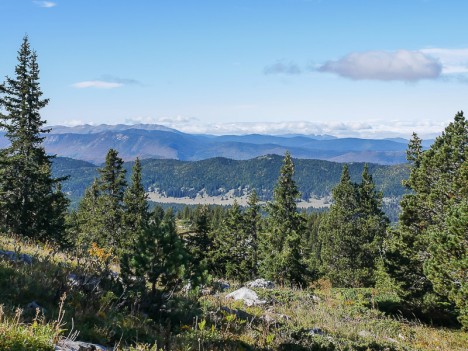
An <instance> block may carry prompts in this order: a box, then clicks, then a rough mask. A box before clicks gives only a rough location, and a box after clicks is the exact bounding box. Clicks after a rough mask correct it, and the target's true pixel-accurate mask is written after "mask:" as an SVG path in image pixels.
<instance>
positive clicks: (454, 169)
mask: <svg viewBox="0 0 468 351" xmlns="http://www.w3.org/2000/svg"><path fill="white" fill-rule="evenodd" d="M408 160H409V161H410V165H411V167H412V168H411V173H410V176H409V179H408V180H407V181H406V182H405V185H406V186H407V187H408V189H409V190H411V193H409V194H407V195H405V196H404V198H403V200H402V202H401V207H402V213H401V216H400V222H399V227H398V230H396V231H394V232H393V236H392V237H391V240H389V241H388V244H387V246H388V248H387V250H386V256H385V257H386V261H385V263H386V268H387V270H388V273H389V274H390V275H391V277H392V278H393V279H394V280H395V281H396V283H397V284H398V286H399V287H400V295H401V297H402V298H403V299H404V301H405V302H406V304H407V306H409V307H410V308H412V309H414V310H415V311H419V312H423V313H426V314H428V315H430V317H431V318H432V319H435V318H437V314H439V316H440V317H444V316H443V315H442V314H447V313H450V312H451V311H450V309H447V307H449V305H448V304H447V299H448V300H449V301H450V302H451V303H452V304H458V302H457V301H460V300H459V299H458V297H457V296H460V293H461V291H466V280H464V281H463V280H461V281H460V280H458V278H459V277H457V274H458V273H457V270H456V269H457V268H456V267H460V266H462V265H463V264H464V263H463V262H462V261H463V260H464V258H463V257H466V250H467V248H466V246H467V245H466V231H464V230H463V229H462V228H463V227H462V226H460V225H459V224H460V220H459V218H463V211H464V210H463V208H464V206H465V204H466V198H467V192H466V189H467V185H466V184H468V183H466V179H467V177H468V176H467V175H466V174H467V169H468V166H466V164H467V162H468V121H467V120H466V119H465V117H464V115H463V112H459V113H457V114H456V115H455V118H454V121H453V122H452V123H450V124H449V125H448V126H447V127H446V128H445V130H444V132H443V133H442V135H441V136H439V137H438V138H436V140H435V142H434V144H433V145H432V146H431V147H430V148H429V149H428V150H426V151H422V148H421V140H420V139H419V138H418V137H417V135H414V136H413V139H412V140H411V142H410V145H409V149H408ZM460 253H464V254H460ZM463 255H465V256H463ZM465 259H466V258H465ZM460 260H461V261H460ZM442 282H444V284H445V283H447V284H448V285H447V286H445V287H442ZM457 289H458V293H457V292H455V290H457ZM464 289H465V290H464ZM465 297H466V296H465ZM460 308H461V307H460V306H459V309H460ZM464 308H465V309H466V306H465V307H464ZM459 311H460V315H461V316H463V313H464V312H463V311H461V310H459ZM464 323H466V319H465V322H464Z"/></svg>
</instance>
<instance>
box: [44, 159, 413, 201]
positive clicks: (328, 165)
mask: <svg viewBox="0 0 468 351" xmlns="http://www.w3.org/2000/svg"><path fill="white" fill-rule="evenodd" d="M282 160H283V157H282V156H278V155H267V156H261V157H257V158H253V159H249V160H232V159H228V158H223V157H216V158H211V159H206V160H201V161H193V162H190V161H180V160H167V159H147V160H143V161H142V177H143V185H144V187H145V189H147V190H150V191H156V190H157V191H159V192H160V193H163V194H165V195H166V196H171V197H186V196H187V197H192V198H193V197H195V196H197V195H198V194H200V193H205V194H206V195H209V196H219V195H226V194H227V193H228V192H229V191H232V190H234V194H235V195H242V194H243V193H244V191H248V190H249V189H256V190H257V192H258V194H259V196H260V197H261V198H262V199H264V200H268V199H271V197H272V194H273V189H274V186H275V183H276V181H277V179H278V174H279V170H280V168H281V165H282ZM294 163H295V167H296V173H295V180H296V182H297V184H298V187H299V190H300V192H301V193H302V197H303V198H304V199H309V198H310V197H324V196H328V195H330V192H331V189H332V188H333V187H334V186H335V185H336V184H337V183H338V181H339V179H340V175H341V171H342V167H343V165H342V164H340V163H336V162H329V161H323V160H308V159H295V160H294ZM132 166H133V162H126V163H125V164H124V167H125V169H127V176H128V177H130V174H131V168H132ZM363 167H364V163H351V164H349V170H350V174H351V177H352V179H353V181H356V182H357V181H360V177H361V173H362V170H363ZM97 168H98V167H97V166H95V165H94V164H92V163H89V162H85V161H79V160H73V159H70V158H62V157H58V158H56V159H55V160H54V164H53V171H54V176H60V177H62V176H66V175H69V176H70V178H69V179H68V180H66V181H65V182H64V184H63V190H64V191H65V192H66V193H67V194H68V195H69V196H70V198H71V199H72V200H73V201H76V200H78V199H79V198H80V197H81V196H83V194H84V190H85V189H86V187H88V186H89V185H90V184H91V182H92V181H93V179H94V178H95V177H96V176H97V175H98V172H97ZM369 171H370V172H371V174H373V176H374V179H375V182H376V185H377V188H378V189H379V190H381V191H382V192H383V194H384V196H386V197H399V196H401V195H402V194H403V193H404V192H405V189H404V187H403V186H402V185H401V181H402V180H403V179H405V178H407V176H408V172H409V170H408V166H407V165H392V166H386V165H377V164H370V165H369Z"/></svg>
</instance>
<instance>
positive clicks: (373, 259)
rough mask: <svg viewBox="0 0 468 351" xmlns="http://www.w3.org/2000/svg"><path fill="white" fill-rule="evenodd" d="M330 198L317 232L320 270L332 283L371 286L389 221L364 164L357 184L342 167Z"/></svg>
mask: <svg viewBox="0 0 468 351" xmlns="http://www.w3.org/2000/svg"><path fill="white" fill-rule="evenodd" d="M333 201H334V202H333V204H332V206H331V207H330V212H329V214H328V215H327V217H326V220H325V221H324V223H323V225H322V226H321V227H320V234H319V235H320V240H321V260H322V268H323V273H324V274H325V275H326V276H327V277H328V278H329V279H330V280H331V282H332V284H333V285H335V286H340V287H363V286H366V287H367V286H372V285H373V283H374V278H375V277H374V273H375V270H376V265H377V260H378V258H379V257H380V252H381V248H382V244H383V239H384V236H385V232H386V227H387V225H388V222H389V221H388V219H387V217H386V216H385V214H384V213H383V211H382V209H381V206H382V195H381V194H380V193H378V192H377V191H376V189H375V184H374V182H373V180H372V176H371V175H370V174H369V169H368V167H367V165H366V166H365V167H364V171H363V173H362V180H361V183H360V184H354V183H352V182H351V179H350V176H349V170H348V167H347V166H346V165H345V166H344V167H343V173H342V176H341V180H340V183H339V184H338V185H337V186H336V187H335V188H334V189H333Z"/></svg>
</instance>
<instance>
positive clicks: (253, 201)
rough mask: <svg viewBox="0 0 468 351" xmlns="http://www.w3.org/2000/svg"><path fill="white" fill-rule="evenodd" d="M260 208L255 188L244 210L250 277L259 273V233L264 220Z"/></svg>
mask: <svg viewBox="0 0 468 351" xmlns="http://www.w3.org/2000/svg"><path fill="white" fill-rule="evenodd" d="M260 210H261V207H260V204H259V199H258V196H257V192H256V191H255V189H254V190H253V191H252V192H251V193H250V195H249V198H248V200H247V209H246V210H245V212H244V232H245V236H246V242H247V245H248V253H247V258H246V260H247V263H246V264H247V267H248V269H249V272H250V274H249V276H250V277H249V278H254V277H256V276H257V273H258V263H259V258H258V254H259V234H260V231H261V221H262V216H261V213H260Z"/></svg>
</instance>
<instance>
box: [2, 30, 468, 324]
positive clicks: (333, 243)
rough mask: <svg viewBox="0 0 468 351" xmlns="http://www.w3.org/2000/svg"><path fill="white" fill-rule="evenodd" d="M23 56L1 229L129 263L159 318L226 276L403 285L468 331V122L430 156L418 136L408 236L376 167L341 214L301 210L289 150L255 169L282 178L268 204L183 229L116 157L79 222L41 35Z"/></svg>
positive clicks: (125, 277) (205, 214)
mask: <svg viewBox="0 0 468 351" xmlns="http://www.w3.org/2000/svg"><path fill="white" fill-rule="evenodd" d="M18 60H19V64H18V66H17V68H16V77H15V78H14V79H10V78H8V79H7V81H6V83H5V84H4V85H2V86H1V99H0V104H1V107H2V111H3V113H2V115H1V116H0V117H1V121H2V127H3V128H5V129H6V130H7V136H8V138H9V139H10V141H11V146H9V147H8V148H6V149H3V150H2V152H1V154H0V161H1V168H0V172H1V178H0V213H1V217H0V225H1V227H2V229H3V230H5V231H8V232H12V233H15V234H18V235H22V236H27V237H30V238H33V239H36V240H41V241H54V242H55V243H56V244H57V245H60V246H62V247H64V248H67V249H68V250H74V251H75V252H85V253H86V252H96V251H97V252H99V257H100V258H101V259H102V264H103V270H104V273H106V274H108V273H110V269H111V265H118V266H119V269H120V280H119V282H120V284H121V285H122V290H123V291H125V292H126V293H129V296H132V297H133V299H134V300H133V301H132V300H129V301H127V303H126V304H124V305H123V308H132V307H131V306H133V305H134V304H135V301H138V304H139V306H142V307H143V308H145V309H146V310H147V311H148V313H149V314H151V315H152V316H157V315H158V313H159V312H160V311H161V309H162V308H164V306H165V305H164V303H163V302H164V301H165V299H166V300H167V296H171V294H172V293H173V292H174V291H176V290H180V289H182V287H183V286H184V285H186V284H187V283H189V284H190V286H191V287H192V288H196V287H197V286H199V285H200V284H202V283H204V282H205V281H207V280H209V279H212V278H215V277H216V278H227V279H232V280H236V281H241V282H243V281H247V280H249V279H252V278H255V277H259V276H261V277H265V278H268V279H271V280H274V281H276V282H278V283H279V284H281V285H285V286H292V287H306V286H308V285H310V284H313V283H314V282H316V281H317V280H319V279H322V280H327V281H329V282H331V284H332V285H333V286H334V287H377V288H379V289H389V290H392V291H395V292H397V293H398V294H399V296H400V298H401V306H400V307H402V310H403V308H404V309H405V311H407V312H409V313H417V314H419V315H421V316H426V317H428V318H432V319H440V320H442V319H446V320H450V319H451V318H452V317H454V316H457V317H458V320H459V321H460V323H461V324H462V325H463V326H464V327H468V319H467V318H468V306H467V302H466V301H467V300H468V299H467V289H468V287H467V272H468V259H467V255H466V252H467V242H468V221H467V218H468V203H467V198H468V197H467V195H468V161H467V156H468V122H467V120H466V119H465V117H464V116H463V113H461V112H460V113H458V114H457V115H456V116H455V120H454V122H452V123H451V124H450V125H449V126H448V127H447V128H446V129H445V131H444V133H443V134H442V135H441V136H440V137H439V138H437V139H436V141H435V143H434V145H433V146H432V147H431V148H430V149H429V150H427V151H423V149H422V147H421V140H420V139H419V138H418V137H417V135H414V136H413V139H412V140H411V143H410V145H409V149H408V160H409V161H410V166H411V173H410V175H409V178H408V180H407V181H406V182H405V186H406V187H407V188H408V190H409V191H410V193H408V194H407V195H405V197H404V200H403V202H402V214H401V218H400V222H399V224H398V226H396V227H389V220H388V218H387V217H386V216H385V214H384V213H383V211H382V193H381V192H379V191H378V190H377V187H376V183H375V181H374V178H373V175H372V174H373V168H372V167H370V166H369V167H368V166H365V167H363V169H362V168H361V169H362V172H361V174H360V177H359V178H358V179H356V177H355V176H353V172H354V173H355V170H356V166H355V165H349V166H348V165H345V166H344V167H343V168H342V171H341V178H340V180H339V183H338V185H337V186H336V187H334V189H333V191H332V206H331V208H330V210H329V211H328V212H326V213H320V214H317V213H314V214H309V215H307V214H304V213H301V212H300V211H298V209H297V200H298V199H299V198H300V197H301V193H300V191H299V188H298V186H297V182H299V181H300V180H301V179H304V178H305V177H307V174H306V172H304V171H301V172H302V173H300V174H299V176H298V173H297V170H296V167H295V165H294V163H293V160H292V158H291V156H290V154H289V153H286V155H285V157H284V159H283V161H282V164H281V167H280V170H279V176H278V174H274V175H273V174H271V173H269V172H267V171H268V169H267V168H259V170H258V172H256V173H255V175H256V178H258V179H259V182H260V180H261V179H264V178H266V179H269V178H271V177H275V179H276V185H275V187H274V191H273V194H272V199H271V201H269V202H268V203H267V204H266V206H264V207H263V208H262V207H261V206H260V205H259V196H258V195H257V193H256V192H255V190H253V189H251V190H252V191H251V192H250V197H249V204H248V206H247V207H245V208H241V207H240V206H239V205H238V204H234V205H233V206H231V207H230V208H225V209H224V208H221V207H207V206H198V207H197V208H195V209H190V208H186V209H184V210H183V211H181V212H180V213H178V214H177V218H178V219H176V216H175V215H174V213H173V212H172V211H171V210H170V209H169V210H166V211H164V210H163V209H162V208H160V207H155V208H154V209H152V210H150V209H149V207H148V203H147V198H146V195H145V190H144V189H145V184H144V182H143V179H144V176H143V165H142V163H143V162H140V161H139V160H137V161H136V162H135V163H134V164H133V167H132V170H131V174H130V178H129V177H128V176H127V173H130V172H128V171H127V169H125V167H124V164H123V161H122V159H121V158H120V157H119V155H118V152H117V151H116V150H113V149H111V150H109V152H108V154H107V157H106V162H105V164H104V165H103V166H102V167H101V168H99V170H98V175H97V177H96V178H95V179H94V181H93V183H92V184H91V185H90V186H89V187H88V189H87V190H86V192H85V195H84V197H83V198H82V199H81V201H80V203H79V206H78V208H77V209H76V211H73V212H71V213H69V214H67V213H66V212H65V209H66V207H67V201H66V199H65V196H64V194H63V193H62V192H61V189H60V179H57V178H53V177H52V175H51V161H50V156H47V155H46V154H45V152H44V148H43V147H42V145H41V142H42V139H41V137H40V136H39V134H40V133H43V132H46V131H45V130H43V129H42V126H43V124H44V123H45V122H44V121H43V120H41V119H40V114H39V110H40V108H42V107H44V106H45V105H46V103H47V100H41V95H42V93H41V91H40V89H39V84H38V68H37V63H36V56H35V54H34V53H33V52H31V51H30V49H29V43H28V40H27V38H25V40H24V42H23V45H22V47H21V49H20V52H19V57H18ZM172 162H176V161H172ZM219 162H221V165H220V164H217V163H211V166H212V167H214V168H210V167H207V165H205V166H206V167H205V168H204V169H203V171H204V172H205V173H206V175H207V177H208V179H209V177H210V176H211V175H212V174H214V173H215V172H216V169H215V168H216V167H222V164H225V165H226V163H234V162H237V161H231V160H227V159H219ZM297 163H298V164H301V160H297ZM201 164H203V163H201ZM148 169H151V168H148ZM352 170H353V171H352ZM200 171H201V170H200ZM319 173H320V172H319ZM240 174H242V172H240ZM186 176H187V174H183V173H182V174H181V175H180V177H186ZM322 177H324V178H325V177H327V174H326V173H324V174H322ZM157 181H158V180H157V179H151V182H152V183H155V182H156V183H157ZM221 185H222V184H216V185H215V186H214V187H213V189H214V188H218V187H221ZM235 186H236V184H232V187H235ZM259 189H260V190H262V189H263V188H262V187H261V186H260V187H259ZM262 213H263V215H262Z"/></svg>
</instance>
